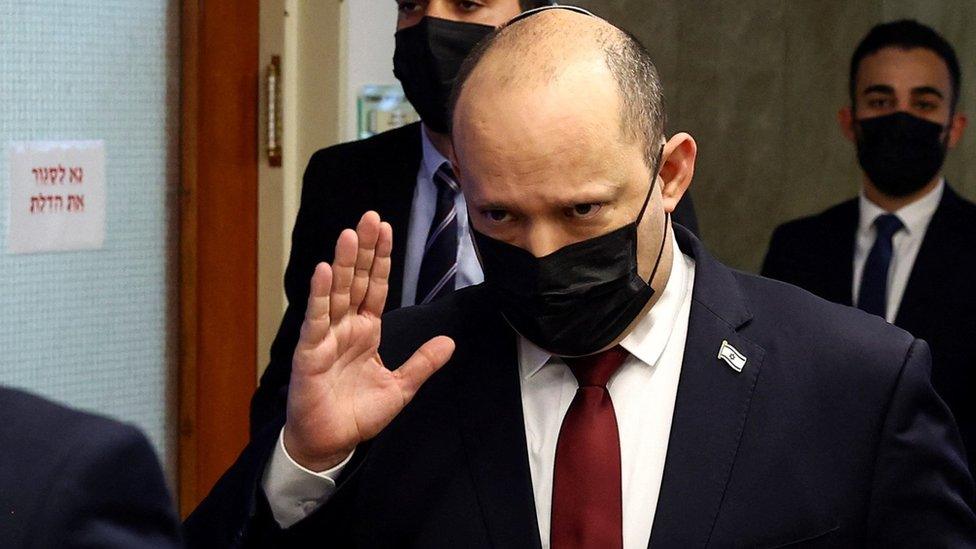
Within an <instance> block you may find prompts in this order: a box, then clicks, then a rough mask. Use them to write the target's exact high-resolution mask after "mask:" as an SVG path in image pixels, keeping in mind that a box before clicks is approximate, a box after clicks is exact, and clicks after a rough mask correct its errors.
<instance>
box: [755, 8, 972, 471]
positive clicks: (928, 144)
mask: <svg viewBox="0 0 976 549" xmlns="http://www.w3.org/2000/svg"><path fill="white" fill-rule="evenodd" d="M959 89H960V71H959V62H958V60H957V59H956V54H955V52H954V51H953V49H952V46H951V45H949V43H948V42H946V40H945V39H944V38H943V37H942V36H940V35H939V34H938V33H936V32H935V31H934V30H932V29H931V28H929V27H926V26H925V25H922V24H919V23H917V22H915V21H908V20H903V21H895V22H892V23H886V24H882V25H878V26H876V27H874V28H873V29H872V30H871V32H869V33H868V35H867V36H866V37H865V38H864V39H863V40H862V41H861V43H860V45H859V46H858V48H857V50H856V51H855V52H854V56H853V59H852V60H851V71H850V94H851V105H850V106H849V107H844V108H843V109H841V110H840V113H839V115H838V119H839V122H840V126H841V129H842V130H843V132H844V135H845V136H846V137H847V138H848V139H849V140H850V141H851V142H852V143H854V145H855V147H856V150H857V158H858V161H859V163H860V165H861V168H862V170H863V173H864V177H863V180H862V190H861V196H860V197H859V198H857V199H854V200H849V201H847V202H844V203H842V204H840V205H838V206H835V207H833V208H831V209H829V210H827V211H825V212H823V213H821V214H819V215H816V216H813V217H808V218H805V219H800V220H797V221H793V222H790V223H787V224H784V225H782V226H780V227H779V228H777V229H776V232H775V233H774V234H773V238H772V242H771V243H770V246H769V252H768V254H767V256H766V261H765V264H764V266H763V274H764V275H765V276H768V277H771V278H776V279H779V280H783V281H786V282H790V283H793V284H796V285H798V286H801V287H803V288H806V289H808V290H810V291H812V292H813V293H815V294H818V295H820V296H821V297H825V298H827V299H830V300H832V301H836V302H839V303H843V304H847V305H854V306H856V307H858V308H860V309H863V310H865V311H867V312H869V313H872V314H876V315H878V316H881V317H883V318H885V319H887V320H888V322H891V323H893V324H895V325H897V326H899V327H901V328H904V329H906V330H908V331H909V332H911V333H912V334H913V335H915V336H916V337H919V338H921V339H924V340H926V341H927V342H928V343H929V344H930V345H931V347H932V355H933V364H934V366H933V374H932V381H933V383H934V385H935V386H936V388H937V389H938V390H939V392H940V394H941V395H942V397H943V398H944V399H945V400H946V402H947V403H948V404H949V406H950V408H951V409H952V411H953V413H954V415H955V416H956V420H957V422H958V423H959V427H960V430H961V431H962V435H963V439H964V442H965V444H966V447H967V448H968V453H969V463H970V469H972V470H973V471H976V467H974V460H973V458H974V455H976V405H974V403H976V398H974V397H976V375H974V372H976V353H974V352H973V350H972V348H971V345H970V342H971V340H972V338H973V336H974V335H976V307H974V304H976V285H974V284H973V276H974V273H976V205H973V204H972V203H970V202H968V201H966V200H964V199H963V198H961V197H960V196H959V195H958V194H956V192H955V191H953V189H952V188H951V187H950V186H949V185H948V183H946V181H945V178H944V177H943V176H942V164H943V161H944V159H945V155H946V152H947V151H948V150H950V149H952V148H954V147H955V146H956V144H957V143H958V142H959V140H960V139H961V138H962V134H963V130H964V129H965V127H966V117H965V115H963V114H962V113H960V112H958V110H957V105H958V102H959Z"/></svg>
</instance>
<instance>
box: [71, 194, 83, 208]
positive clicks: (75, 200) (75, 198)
mask: <svg viewBox="0 0 976 549" xmlns="http://www.w3.org/2000/svg"><path fill="white" fill-rule="evenodd" d="M68 211H69V212H83V211H85V195H83V194H69V195H68Z"/></svg>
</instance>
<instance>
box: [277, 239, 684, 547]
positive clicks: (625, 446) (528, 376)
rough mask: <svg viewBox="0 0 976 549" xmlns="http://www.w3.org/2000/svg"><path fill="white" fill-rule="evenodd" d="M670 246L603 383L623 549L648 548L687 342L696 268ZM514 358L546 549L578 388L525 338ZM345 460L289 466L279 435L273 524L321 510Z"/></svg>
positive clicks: (291, 462) (561, 365) (568, 374)
mask: <svg viewBox="0 0 976 549" xmlns="http://www.w3.org/2000/svg"><path fill="white" fill-rule="evenodd" d="M671 240H672V245H673V249H674V250H675V252H676V253H675V256H674V257H675V260H674V262H673V263H672V267H671V273H670V274H669V275H668V282H667V285H666V286H665V288H664V291H663V293H662V294H661V297H660V298H659V299H658V301H657V303H655V304H654V306H653V307H652V308H651V310H650V311H649V312H648V313H647V314H646V315H645V316H644V318H642V319H641V320H640V321H639V322H638V323H637V325H636V326H635V327H634V329H633V330H632V331H631V333H630V334H628V335H627V336H626V337H625V338H624V339H623V340H622V341H621V342H620V345H621V346H622V347H623V348H624V349H626V350H627V351H629V352H630V353H631V356H630V357H628V358H627V360H625V361H624V363H623V365H622V366H621V367H620V369H619V370H617V372H616V373H615V374H614V375H613V377H612V378H610V381H609V383H608V384H607V389H608V391H609V392H610V397H611V399H612V400H613V406H614V410H615V411H616V415H617V426H618V429H619V436H620V464H621V484H622V488H623V492H622V495H623V540H624V547H625V549H636V548H645V547H647V544H648V541H649V540H650V534H651V527H652V525H653V524H654V513H655V511H656V510H657V500H658V495H659V494H660V491H661V480H662V478H663V476H664V463H665V459H666V457H667V451H668V440H669V437H670V433H671V420H672V418H673V416H674V403H675V399H676V397H677V393H678V380H679V378H680V375H681V364H682V362H683V360H684V349H685V340H686V339H687V336H688V318H689V315H690V313H691V301H692V293H693V291H692V290H693V287H694V283H695V262H694V260H693V259H692V258H690V257H688V256H686V255H684V254H682V253H680V250H679V249H678V245H677V242H676V241H675V240H674V237H673V236H672V239H671ZM518 351H519V352H518V356H519V376H520V382H521V393H522V411H523V415H524V419H525V437H526V444H527V450H528V458H529V471H530V474H531V476H532V491H533V494H534V495H535V509H536V518H537V519H538V523H539V535H540V537H541V539H542V546H543V547H544V548H548V547H549V546H550V544H549V522H550V515H551V508H552V474H553V467H554V465H555V455H556V442H557V439H558V437H559V429H560V427H561V426H562V421H563V416H565V415H566V411H567V410H568V409H569V405H570V403H572V400H573V397H574V396H575V394H576V389H577V387H578V385H577V383H576V379H575V378H574V377H573V374H572V372H570V370H569V368H568V367H567V366H566V364H565V363H564V362H563V361H562V359H560V358H558V357H553V356H551V355H549V353H547V352H546V351H543V350H542V349H540V348H539V347H537V346H535V345H533V344H532V343H531V342H529V341H528V340H527V339H525V338H522V337H520V338H519V342H518ZM351 457H352V456H351V455H350V456H349V458H347V459H346V461H344V462H343V463H341V464H339V465H338V466H336V467H335V468H333V469H330V470H328V471H324V472H321V473H316V472H313V471H310V470H308V469H306V468H304V467H302V466H301V465H299V464H297V463H296V462H295V461H294V460H292V458H291V456H289V455H288V452H287V451H286V450H285V447H284V444H283V442H282V436H281V435H279V438H278V444H277V446H276V448H275V451H274V453H273V454H272V458H271V461H270V462H269V463H268V466H267V468H266V469H265V474H264V478H263V480H262V486H263V487H264V491H265V494H266V495H267V498H268V502H269V504H270V507H271V511H272V514H273V515H274V518H275V520H276V521H277V522H278V524H279V525H281V526H282V527H283V528H287V527H289V526H291V525H293V524H295V523H296V522H298V521H300V520H301V519H303V518H305V517H306V516H308V515H309V514H311V513H312V512H313V511H314V510H315V509H317V508H318V507H320V506H321V505H322V504H324V503H325V502H326V501H327V500H328V498H329V497H330V496H331V494H332V493H333V492H334V490H335V486H336V484H335V481H336V480H337V479H338V477H339V475H340V474H341V472H342V469H343V468H344V467H345V465H346V463H348V461H349V459H350V458H351Z"/></svg>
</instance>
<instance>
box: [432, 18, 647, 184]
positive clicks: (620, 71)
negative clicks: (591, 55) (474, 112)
mask: <svg viewBox="0 0 976 549" xmlns="http://www.w3.org/2000/svg"><path fill="white" fill-rule="evenodd" d="M517 25H518V24H517V23H516V25H513V26H512V27H501V28H499V29H497V30H496V31H494V32H493V33H492V34H490V35H488V36H487V37H486V38H485V39H483V40H482V41H481V42H479V43H478V45H477V46H476V47H475V48H474V50H473V51H472V52H471V53H470V54H469V55H468V57H467V58H466V59H465V60H464V63H463V64H462V65H461V69H460V70H459V71H458V75H457V79H456V80H455V81H454V89H453V90H452V93H451V99H450V102H449V104H448V120H449V121H450V126H451V128H452V129H453V125H454V111H455V108H456V107H457V102H458V99H459V98H460V96H461V92H462V91H463V90H464V85H465V84H466V83H467V81H468V78H470V76H471V74H472V73H473V72H474V70H475V68H477V66H478V64H479V63H480V62H481V60H482V59H483V58H484V56H485V54H486V53H487V52H488V50H490V49H491V47H492V45H494V44H495V42H497V41H498V38H499V36H502V35H503V34H506V33H507V32H509V31H511V30H513V28H516V27H517ZM615 30H616V31H618V32H619V33H620V35H619V36H618V37H616V38H610V39H604V40H601V44H602V46H603V53H604V60H605V61H606V64H607V67H608V68H609V70H610V74H611V75H613V78H614V80H615V81H616V83H617V88H618V90H619V92H620V98H621V101H622V103H623V107H622V109H621V111H622V112H621V113H620V117H621V121H620V122H621V126H622V131H624V132H627V133H628V134H630V136H631V137H632V138H634V139H637V140H638V142H639V143H641V145H642V147H643V149H644V156H645V159H646V161H647V166H648V167H650V168H651V169H657V168H658V166H656V165H655V162H656V160H657V154H658V152H659V150H660V141H661V138H662V137H663V135H664V125H665V122H666V114H665V112H664V91H663V88H662V86H661V79H660V78H659V77H658V73H657V68H655V66H654V63H653V62H652V61H651V55H650V53H648V51H647V48H645V47H644V45H643V44H641V42H640V40H638V39H637V37H636V36H634V35H633V34H631V33H629V32H627V31H625V30H623V29H619V28H616V27H615ZM516 32H517V29H516Z"/></svg>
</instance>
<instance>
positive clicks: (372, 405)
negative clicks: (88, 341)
mask: <svg viewBox="0 0 976 549" xmlns="http://www.w3.org/2000/svg"><path fill="white" fill-rule="evenodd" d="M454 95H455V100H454V102H453V117H452V121H453V128H452V139H453V142H454V155H453V157H452V163H453V166H454V169H455V170H456V173H457V174H458V178H459V180H460V184H461V188H462V192H463V193H464V195H465V198H466V200H467V207H468V210H469V214H470V215H469V220H470V223H471V230H472V234H473V235H474V241H475V244H476V246H477V249H478V256H479V260H480V262H481V265H482V267H483V268H484V272H485V283H484V284H482V285H477V286H473V287H471V288H468V289H465V290H461V291H458V292H456V293H454V294H451V295H449V296H446V297H445V298H444V299H442V300H440V301H438V302H435V303H432V304H430V305H425V306H418V307H413V308H406V309H401V310H398V311H396V312H394V313H392V314H389V315H387V316H385V317H383V319H382V329H381V320H380V315H381V313H382V311H383V308H384V302H385V300H386V297H387V293H388V282H387V279H388V275H389V272H390V268H391V259H390V250H391V243H392V241H393V235H392V230H391V227H390V225H389V224H387V223H386V222H384V221H383V220H381V219H380V217H379V216H378V215H377V214H376V213H374V212H367V213H366V214H365V215H363V217H362V219H361V220H360V222H359V224H358V227H357V228H356V229H355V230H351V229H350V230H347V231H345V232H343V233H342V234H341V235H340V237H339V239H338V242H337V244H336V253H335V261H334V262H333V263H332V264H326V263H320V264H319V265H318V266H317V268H316V270H315V274H314V276H313V278H312V281H311V292H310V298H309V306H308V310H307V311H306V315H305V322H304V326H303V328H302V337H301V340H300V342H299V344H298V347H297V350H296V352H295V356H294V361H293V369H292V374H291V382H290V386H289V393H288V412H287V415H286V417H284V418H281V421H280V423H279V424H278V426H277V427H275V428H272V429H268V430H267V432H266V433H264V434H262V435H261V436H259V437H258V438H257V439H256V440H255V441H254V442H253V443H252V444H251V445H250V446H249V447H248V449H247V450H245V452H244V454H243V455H242V456H241V457H240V459H239V460H238V462H237V463H236V464H235V466H234V467H233V468H232V469H231V471H229V472H228V473H227V475H225V477H224V478H223V479H222V480H221V481H220V483H219V484H218V486H217V487H216V488H215V490H214V492H213V493H212V494H211V495H210V496H209V497H208V499H207V500H206V501H205V502H204V503H203V504H202V505H201V507H200V508H199V509H197V511H196V512H195V513H194V515H193V516H191V517H190V519H189V521H188V523H187V535H188V538H189V540H190V542H191V544H193V545H198V546H201V547H203V546H234V545H240V544H246V543H250V544H253V545H255V546H286V545H295V546H319V547H321V546H336V547H387V546H389V547H404V546H407V547H554V548H607V547H611V548H613V547H617V548H619V547H627V548H638V547H647V546H648V544H650V546H652V547H702V546H711V547H733V546H735V547H779V546H786V545H794V544H796V545H803V546H810V547H850V546H859V545H865V544H868V545H879V546H923V545H924V546H938V547H963V546H971V545H972V544H974V543H976V517H974V516H973V513H972V511H971V510H970V506H969V503H970V502H971V501H972V495H973V486H972V479H971V478H970V477H969V474H968V471H967V469H966V465H965V460H964V459H963V457H962V452H961V450H960V442H959V435H958V433H957V431H956V428H955V426H954V424H953V423H952V419H951V416H950V415H949V413H948V411H947V410H946V407H945V405H944V404H943V403H942V401H941V400H939V398H938V396H936V394H935V392H934V391H933V390H932V387H931V385H930V383H929V366H930V361H929V355H928V349H927V348H926V346H925V344H924V343H923V342H920V341H917V340H915V339H913V338H912V336H910V335H909V334H907V333H906V332H904V331H901V330H900V329H898V328H895V327H892V326H890V325H888V324H887V323H885V322H884V321H882V320H881V319H879V318H876V317H872V316H869V315H867V314H864V313H863V312H860V311H857V310H854V309H851V308H847V307H842V306H839V305H834V304H830V303H828V302H826V301H823V300H820V299H818V298H816V297H814V296H812V295H811V294H808V293H806V292H803V291H800V290H798V289H796V288H794V287H792V286H788V285H786V284H781V283H777V282H773V281H770V280H765V279H761V278H757V277H753V276H749V275H745V274H742V273H738V272H735V271H732V270H730V269H728V268H726V267H724V266H723V265H721V264H719V263H718V262H717V261H716V260H715V259H713V258H712V257H711V256H710V255H709V254H708V253H707V252H706V251H705V249H704V248H703V247H702V246H701V244H700V243H699V242H698V240H696V239H695V237H694V236H693V235H692V234H691V233H690V232H688V231H687V230H685V229H683V228H682V227H680V226H677V225H672V224H671V223H670V219H669V213H670V212H672V211H674V209H675V207H676V206H677V204H678V203H679V201H680V200H681V197H682V195H683V194H684V192H685V190H686V189H687V188H688V185H689V184H690V182H691V179H692V175H693V172H694V164H695V157H696V144H695V141H694V140H693V139H692V138H691V136H689V135H687V134H683V133H682V134H677V135H674V136H671V137H670V138H666V137H665V136H664V134H663V120H664V112H663V106H662V99H661V98H662V92H661V87H660V83H659V81H658V77H657V73H656V71H655V69H654V66H653V64H652V63H651V61H650V59H649V57H648V55H647V52H646V51H645V50H644V48H643V47H642V46H641V45H640V44H639V43H637V42H636V41H635V40H634V39H633V38H632V37H630V36H628V35H626V34H624V33H623V32H621V31H620V30H618V29H616V28H614V27H612V26H611V25H609V24H608V23H606V22H605V21H603V20H601V19H598V18H596V17H593V16H592V15H589V14H587V13H585V12H581V11H577V10H574V9H571V8H557V9H548V10H545V11H542V12H538V13H534V14H531V15H530V16H528V17H524V18H520V19H517V20H516V21H515V22H513V23H510V24H509V25H508V26H506V27H505V28H504V29H503V30H501V31H500V32H498V33H495V34H493V35H492V37H491V38H490V39H489V40H488V41H486V42H484V43H482V45H481V46H480V47H479V49H477V50H476V51H475V52H474V53H473V54H472V57H471V58H469V60H468V61H467V62H466V63H465V65H464V67H463V68H462V70H461V72H460V74H459V78H458V83H457V84H456V87H455V94H454ZM502 106H505V107H506V108H500V107H502Z"/></svg>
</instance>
